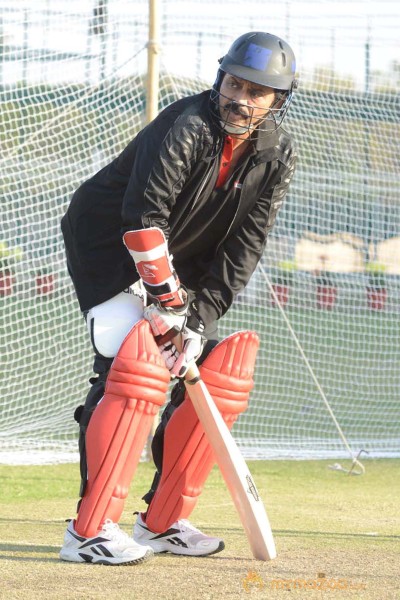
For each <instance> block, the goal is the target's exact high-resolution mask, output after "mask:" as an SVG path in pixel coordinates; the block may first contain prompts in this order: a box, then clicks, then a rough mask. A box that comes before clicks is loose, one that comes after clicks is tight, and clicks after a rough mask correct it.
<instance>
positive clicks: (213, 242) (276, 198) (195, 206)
mask: <svg viewBox="0 0 400 600" xmlns="http://www.w3.org/2000/svg"><path fill="white" fill-rule="evenodd" d="M295 69H296V66H295V57H294V54H293V51H292V50H291V48H290V46H289V45H288V44H287V43H286V42H285V41H284V40H282V39H280V38H279V37H276V36H274V35H272V34H269V33H264V32H250V33H246V34H244V35H242V36H241V37H239V38H238V39H237V40H236V41H235V42H234V43H233V44H232V46H231V47H230V49H229V50H228V52H227V54H226V55H225V56H223V58H222V59H221V60H220V67H219V69H218V73H217V77H216V81H215V83H214V85H213V87H212V89H211V90H206V91H204V92H202V93H200V94H197V95H194V96H189V97H185V98H183V99H181V100H178V101H176V102H174V103H173V104H171V105H170V106H168V107H167V108H165V109H164V110H163V111H162V112H161V113H160V114H159V115H158V117H157V118H156V119H154V121H152V122H151V123H150V124H149V125H147V126H146V127H145V128H144V129H142V130H141V131H140V132H139V133H138V135H137V136H136V137H135V138H134V139H133V140H132V141H131V142H130V143H129V144H128V146H127V147H126V148H125V149H124V150H123V152H122V153H121V154H120V155H119V156H117V157H116V158H115V160H113V161H112V162H111V163H110V164H108V165H106V166H105V167H104V168H103V169H101V170H100V171H99V172H98V173H96V174H95V175H94V176H93V177H91V178H90V179H89V180H87V181H85V182H84V183H83V184H82V185H81V186H80V187H79V188H78V189H77V191H76V192H75V194H74V195H73V197H72V200H71V203H70V206H69V208H68V211H67V213H66V214H65V215H64V217H63V219H62V231H63V235H64V241H65V248H66V255H67V265H68V270H69V273H70V275H71V278H72V281H73V283H74V286H75V290H76V294H77V298H78V301H79V305H80V309H81V311H82V312H83V314H84V317H85V320H86V325H87V328H88V331H89V334H90V338H91V342H92V345H93V349H94V367H93V370H94V373H95V374H96V376H95V377H93V378H91V379H90V383H91V388H90V390H89V393H88V395H87V398H86V401H85V403H84V405H82V406H79V407H78V408H77V409H76V411H75V419H76V420H77V421H78V423H79V427H80V434H79V450H80V469H81V490H80V496H81V499H80V501H79V503H78V511H77V516H76V519H72V520H71V521H70V523H69V525H68V527H67V531H66V533H65V538H64V544H63V546H62V549H61V552H60V557H61V559H63V560H67V561H72V562H87V563H100V564H115V565H118V564H124V563H125V564H137V563H140V562H142V561H144V560H146V559H148V558H150V557H151V556H152V555H153V554H154V553H158V552H171V553H173V554H181V555H182V554H183V555H187V556H205V555H209V554H213V553H216V552H220V551H221V550H223V548H224V543H223V541H222V540H221V539H219V538H216V537H210V536H207V535H205V534H204V533H202V532H200V531H199V530H198V529H196V528H195V527H194V526H193V525H191V523H190V522H189V521H188V520H187V519H188V517H189V516H190V514H191V512H192V510H193V508H194V506H195V504H196V501H197V499H198V497H199V495H200V493H201V491H202V488H203V486H204V483H205V481H206V479H207V476H208V474H209V472H210V470H211V468H212V466H213V464H214V459H213V453H212V450H211V448H210V445H209V443H208V441H207V438H206V437H205V434H204V430H203V429H202V427H201V426H200V425H199V420H198V417H197V415H196V412H195V411H194V408H193V406H192V404H191V402H190V400H189V399H188V398H187V397H186V395H185V388H184V385H183V380H182V378H183V377H184V376H185V373H186V371H187V369H188V367H189V365H190V363H191V362H192V361H193V360H196V362H197V364H198V365H200V373H201V374H202V377H203V378H204V379H205V380H207V385H208V388H209V390H210V392H211V394H212V396H213V398H214V401H215V403H216V405H217V407H218V409H219V410H220V412H221V414H222V416H223V418H224V420H225V422H226V423H227V425H228V427H231V426H232V425H233V423H234V421H235V420H236V419H237V417H238V416H239V414H240V413H242V412H243V411H244V410H245V409H246V407H247V402H248V394H249V390H250V389H251V387H252V374H253V371H254V363H255V358H256V351H257V345H258V340H257V339H256V336H254V335H252V336H249V335H244V334H243V332H242V333H240V332H239V333H236V334H233V336H230V337H229V338H228V339H227V340H223V341H221V342H219V341H218V334H217V321H218V319H220V317H222V315H224V314H225V313H226V311H227V310H228V309H229V307H230V306H231V304H232V302H233V300H234V298H235V297H236V295H237V294H238V293H239V292H241V291H242V290H243V289H244V287H245V286H246V285H247V283H248V281H249V279H250V277H251V275H252V273H253V271H254V269H255V268H256V266H257V263H258V261H259V260H260V258H261V256H262V254H263V251H264V247H265V243H266V238H267V235H268V233H269V231H270V230H271V228H272V227H273V225H274V222H275V219H276V214H277V211H278V209H279V208H280V206H281V205H282V202H283V200H284V197H285V195H286V193H287V190H288V187H289V184H290V181H291V179H292V176H293V172H294V168H295V161H296V156H295V152H294V150H293V146H292V142H291V138H290V136H289V135H288V133H287V132H286V131H285V130H284V129H283V128H282V127H281V124H282V121H283V119H284V117H285V115H286V113H287V110H288V108H289V105H290V103H291V100H292V95H293V92H294V89H295V87H296V85H297V82H296V79H295ZM171 330H173V331H175V332H176V331H179V338H180V343H179V344H177V346H178V347H179V350H178V349H177V347H176V346H175V345H174V343H173V342H172V341H165V343H160V341H159V340H160V338H163V339H164V340H168V338H169V337H170V336H169V332H170V331H171ZM156 340H158V343H159V344H160V345H159V346H158V345H157V343H156ZM222 373H223V385H221V381H222V379H221V377H222ZM171 377H173V378H177V379H178V382H177V383H176V385H175V386H174V388H173V390H172V392H171V399H170V402H169V403H168V404H167V406H166V408H165V410H164V412H163V414H162V419H161V422H160V424H159V426H158V428H157V430H156V432H155V435H154V438H153V442H152V453H153V459H154V463H155V466H156V472H155V476H154V480H153V482H152V484H151V486H150V489H149V492H148V493H147V494H146V495H145V496H144V500H145V502H146V503H147V504H148V509H147V511H146V512H143V513H140V514H138V517H137V521H136V523H135V526H134V530H133V536H132V537H130V536H129V535H128V534H127V533H125V532H123V531H122V530H121V529H120V528H119V526H118V522H119V519H120V517H121V514H122V511H123V507H124V502H125V499H126V496H127V493H128V489H129V486H130V483H131V480H132V478H133V475H134V471H135V468H136V466H137V463H138V461H139V459H140V455H141V452H142V450H143V447H144V444H145V441H146V438H147V435H148V434H149V432H150V429H151V424H152V422H153V419H154V416H155V415H156V414H157V412H158V410H159V408H160V407H161V406H163V405H164V403H165V401H166V395H167V389H168V384H169V381H170V378H171Z"/></svg>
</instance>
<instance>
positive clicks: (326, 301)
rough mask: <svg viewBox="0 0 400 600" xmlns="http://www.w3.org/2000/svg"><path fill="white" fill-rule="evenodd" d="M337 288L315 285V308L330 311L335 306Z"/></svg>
mask: <svg viewBox="0 0 400 600" xmlns="http://www.w3.org/2000/svg"><path fill="white" fill-rule="evenodd" d="M336 297H337V288H336V287H335V286H332V285H317V306H318V308H324V309H327V310H331V309H332V308H333V307H334V306H335V304H336Z"/></svg>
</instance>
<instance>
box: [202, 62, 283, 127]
mask: <svg viewBox="0 0 400 600" xmlns="http://www.w3.org/2000/svg"><path fill="white" fill-rule="evenodd" d="M221 73H222V77H221V81H222V78H223V76H224V75H225V73H224V72H223V71H221ZM217 83H218V78H217V81H216V83H215V84H214V86H213V88H212V91H211V95H210V103H211V110H212V113H213V114H214V116H215V117H216V118H217V124H218V126H219V127H220V128H221V129H222V130H223V131H225V132H226V133H229V134H232V135H239V136H240V135H244V134H249V133H252V132H254V131H255V130H258V131H266V132H269V133H272V132H274V131H276V130H277V129H278V128H279V127H280V126H281V125H282V122H283V120H284V118H285V116H286V114H287V111H288V109H289V106H290V104H291V102H292V98H293V90H290V91H289V92H288V91H285V90H276V91H275V100H274V103H273V104H272V106H270V107H269V108H267V109H262V108H260V107H259V106H254V105H251V104H241V103H240V102H236V101H235V100H232V99H231V98H229V97H228V96H226V95H224V94H222V93H221V92H220V91H219V86H220V83H219V85H218V88H217ZM294 87H295V86H293V89H294ZM221 98H222V99H223V100H224V101H227V102H226V103H225V102H224V103H223V104H224V107H223V108H222V109H221ZM234 116H241V117H242V119H245V120H246V123H243V124H242V123H241V124H238V123H237V122H235V118H234Z"/></svg>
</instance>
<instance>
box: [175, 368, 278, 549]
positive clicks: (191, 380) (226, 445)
mask: <svg viewBox="0 0 400 600" xmlns="http://www.w3.org/2000/svg"><path fill="white" fill-rule="evenodd" d="M185 387H186V389H187V392H188V394H189V397H190V399H191V401H192V403H193V406H194V408H195V410H196V413H197V416H198V417H199V420H200V422H201V424H202V425H203V428H204V431H205V433H206V435H207V438H208V440H209V442H210V445H211V447H212V449H213V450H214V454H215V458H216V460H217V464H218V466H219V468H220V471H221V474H222V476H223V478H224V480H225V483H226V485H227V487H228V489H229V492H230V494H231V497H232V500H233V502H234V504H235V507H236V510H237V512H238V514H239V517H240V520H241V522H242V525H243V528H244V530H245V532H246V535H247V539H248V541H249V544H250V548H251V551H252V553H253V556H254V557H255V558H257V559H258V560H264V561H267V560H272V559H274V558H275V557H276V548H275V542H274V538H273V535H272V531H271V526H270V523H269V520H268V516H267V513H266V511H265V507H264V504H263V502H262V500H261V498H260V495H259V493H258V491H257V487H256V485H255V483H254V480H253V477H252V475H251V473H250V471H249V468H248V466H247V464H246V461H245V460H244V458H243V456H242V453H241V452H240V450H239V448H238V446H237V444H236V442H235V440H234V439H233V437H232V435H231V432H230V431H229V429H228V427H227V425H226V423H225V421H224V420H223V418H222V416H221V414H220V412H219V410H218V409H217V407H216V405H215V402H214V400H213V399H212V397H211V395H210V393H209V391H208V390H207V387H206V385H205V384H204V382H203V381H202V380H201V379H200V373H199V370H198V368H197V367H196V365H194V364H192V365H191V367H190V369H189V370H188V372H187V374H186V377H185Z"/></svg>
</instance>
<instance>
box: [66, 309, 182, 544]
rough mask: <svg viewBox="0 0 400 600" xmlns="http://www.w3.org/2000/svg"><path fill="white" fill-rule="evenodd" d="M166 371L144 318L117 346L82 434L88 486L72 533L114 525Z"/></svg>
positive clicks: (162, 396) (92, 531)
mask: <svg viewBox="0 0 400 600" xmlns="http://www.w3.org/2000/svg"><path fill="white" fill-rule="evenodd" d="M169 382H170V373H169V371H168V369H167V368H166V367H165V363H164V361H163V359H162V357H161V355H160V351H159V349H158V347H157V345H156V343H155V341H154V338H153V336H152V335H151V333H150V326H149V324H148V323H147V321H145V320H141V321H139V322H138V323H137V324H136V325H135V326H134V327H133V328H132V329H131V331H130V332H129V333H128V335H127V336H126V338H125V340H124V341H123V342H122V345H121V348H120V350H119V352H118V355H117V356H116V357H115V359H114V361H113V364H112V366H111V369H110V372H109V375H108V378H107V383H106V388H105V394H104V397H103V399H102V400H101V401H100V403H99V404H98V405H97V407H96V409H95V411H94V413H93V416H92V418H91V420H90V422H89V425H88V429H87V432H86V454H87V465H88V482H87V486H86V490H85V495H84V497H83V498H82V501H81V505H80V508H79V513H78V517H77V520H76V524H75V530H76V531H77V533H78V534H79V535H82V536H84V537H93V536H95V535H96V533H97V532H98V530H99V529H100V528H101V525H102V523H104V521H105V519H111V520H112V521H114V522H115V523H118V521H119V519H120V517H121V514H122V511H123V508H124V503H125V499H126V496H127V495H128V490H129V486H130V483H131V481H132V477H133V475H134V472H135V470H136V467H137V464H138V462H139V459H140V456H141V453H142V450H143V448H144V445H145V443H146V440H147V437H148V435H149V433H150V430H151V426H152V423H153V420H154V417H155V415H156V414H157V412H158V410H159V408H160V406H162V405H163V404H164V402H165V398H166V393H167V389H168V384H169Z"/></svg>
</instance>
